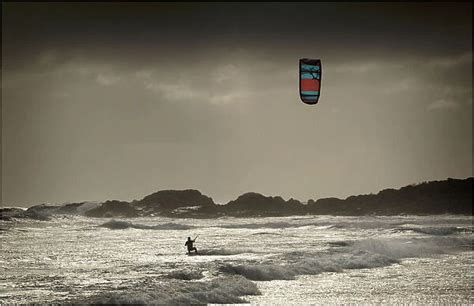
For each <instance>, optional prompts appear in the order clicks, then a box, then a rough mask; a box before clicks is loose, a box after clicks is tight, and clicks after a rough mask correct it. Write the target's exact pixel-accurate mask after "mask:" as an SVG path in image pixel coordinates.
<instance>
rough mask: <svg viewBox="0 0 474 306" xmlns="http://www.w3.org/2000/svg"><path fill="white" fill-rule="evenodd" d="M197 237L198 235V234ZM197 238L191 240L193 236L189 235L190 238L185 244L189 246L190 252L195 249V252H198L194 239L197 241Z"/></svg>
mask: <svg viewBox="0 0 474 306" xmlns="http://www.w3.org/2000/svg"><path fill="white" fill-rule="evenodd" d="M196 238H197V236H196ZM196 238H194V240H191V237H188V240H187V241H186V243H185V244H184V245H185V246H187V247H188V254H191V251H194V252H195V254H197V252H198V250H197V249H196V248H195V247H194V246H193V243H194V241H196Z"/></svg>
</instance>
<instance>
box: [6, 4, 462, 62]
mask: <svg viewBox="0 0 474 306" xmlns="http://www.w3.org/2000/svg"><path fill="white" fill-rule="evenodd" d="M3 7H4V16H3V17H4V18H3V25H4V27H3V39H4V42H6V43H5V44H4V52H5V53H6V56H8V61H6V62H5V63H4V65H5V66H6V67H7V68H8V67H9V66H10V65H19V66H20V65H23V66H25V65H27V64H29V61H28V58H32V57H34V55H35V54H37V53H38V52H39V51H41V50H45V49H46V50H48V49H53V50H62V51H65V54H67V55H69V56H72V55H73V54H83V53H86V54H87V56H94V55H96V56H97V57H99V58H101V59H117V60H120V59H122V57H123V56H127V61H128V62H131V63H133V62H136V61H138V62H140V61H142V60H145V61H147V60H150V59H153V58H154V57H159V56H172V55H173V54H175V55H178V56H184V58H183V60H186V58H189V57H191V58H192V57H193V56H196V55H201V56H208V55H209V54H208V52H209V51H211V52H212V51H213V50H219V48H224V49H229V48H238V47H244V48H263V49H266V48H271V51H272V52H271V53H272V54H270V55H269V56H275V57H278V56H279V55H281V54H282V53H285V52H288V50H295V49H296V50H298V51H302V52H304V51H306V52H308V51H310V50H311V51H314V50H317V51H318V52H323V53H326V54H327V55H328V56H329V55H330V54H329V53H331V55H332V54H342V55H344V56H355V57H360V56H375V55H379V56H380V55H381V54H380V53H383V52H387V53H388V54H389V55H392V56H405V55H407V54H411V55H413V53H416V54H418V55H420V56H425V55H427V54H439V53H442V54H449V55H452V54H453V53H459V52H461V51H466V50H469V49H470V47H471V46H470V44H469V43H468V41H469V37H470V31H466V28H468V27H469V25H470V22H471V7H470V4H469V3H463V4H454V5H452V4H446V3H444V4H443V3H436V4H429V3H421V4H420V3H416V4H415V3H365V4H362V3H353V4H347V3H345V4H344V3H338V4H324V3H321V4H320V3H317V4H310V3H300V4H288V3H264V4H261V3H260V4H251V5H249V4H233V3H225V4H224V3H221V4H214V3H206V4H204V3H203V4H153V3H142V4H132V3H120V4H100V3H82V4H81V3H63V4H60V3H58V4H54V5H53V4H46V3H42V4H13V3H7V4H4V5H3ZM329 51H330V52H329ZM143 55H146V56H145V57H143ZM385 56H386V55H385Z"/></svg>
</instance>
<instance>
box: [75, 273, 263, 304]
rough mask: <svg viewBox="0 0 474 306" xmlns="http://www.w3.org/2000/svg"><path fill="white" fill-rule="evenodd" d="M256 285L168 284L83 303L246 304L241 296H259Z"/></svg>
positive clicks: (237, 279) (224, 281) (227, 280)
mask: <svg viewBox="0 0 474 306" xmlns="http://www.w3.org/2000/svg"><path fill="white" fill-rule="evenodd" d="M259 294H260V291H259V290H258V288H257V285H256V284H255V283H253V282H251V281H249V280H247V279H245V278H243V277H241V276H228V277H220V278H216V279H214V280H212V281H209V282H200V281H196V282H189V283H185V284H183V283H182V282H173V281H171V282H169V283H162V284H158V285H155V286H154V287H152V288H148V290H146V289H145V290H143V291H141V292H136V291H135V292H124V293H115V292H114V293H112V292H110V293H104V294H102V295H100V296H94V297H91V298H89V299H88V300H87V301H77V302H78V303H86V304H145V305H149V304H166V305H169V304H174V305H176V304H187V305H189V304H209V303H213V304H230V303H245V302H246V301H245V300H243V299H242V298H241V296H244V295H259Z"/></svg>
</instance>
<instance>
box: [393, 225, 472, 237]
mask: <svg viewBox="0 0 474 306" xmlns="http://www.w3.org/2000/svg"><path fill="white" fill-rule="evenodd" d="M395 231H398V232H404V231H411V232H416V233H420V234H427V235H436V236H446V235H453V234H459V233H472V229H471V228H465V227H453V226H451V227H401V228H397V229H396V230H395Z"/></svg>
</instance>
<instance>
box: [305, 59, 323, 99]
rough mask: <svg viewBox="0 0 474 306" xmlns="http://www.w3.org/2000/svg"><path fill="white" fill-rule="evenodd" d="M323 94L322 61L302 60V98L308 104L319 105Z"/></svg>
mask: <svg viewBox="0 0 474 306" xmlns="http://www.w3.org/2000/svg"><path fill="white" fill-rule="evenodd" d="M320 94H321V60H319V59H308V58H302V59H300V98H301V101H303V102H304V103H306V104H316V103H318V100H319V96H320Z"/></svg>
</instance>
